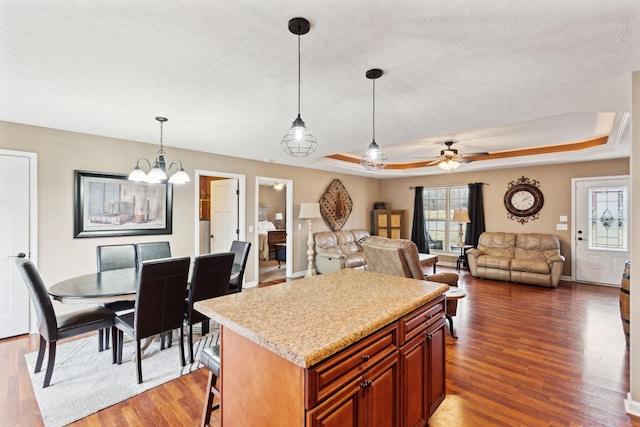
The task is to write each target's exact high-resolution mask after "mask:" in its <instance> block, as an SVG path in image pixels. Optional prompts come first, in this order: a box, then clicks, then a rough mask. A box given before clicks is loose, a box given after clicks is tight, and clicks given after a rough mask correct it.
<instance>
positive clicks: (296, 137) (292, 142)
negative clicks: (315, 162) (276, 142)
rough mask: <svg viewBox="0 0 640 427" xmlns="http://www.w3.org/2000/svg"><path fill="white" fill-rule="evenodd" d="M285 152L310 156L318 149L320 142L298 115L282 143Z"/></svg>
mask: <svg viewBox="0 0 640 427" xmlns="http://www.w3.org/2000/svg"><path fill="white" fill-rule="evenodd" d="M280 145H281V146H282V149H283V150H284V152H285V153H287V154H288V155H290V156H294V157H303V156H308V155H309V154H311V153H313V152H314V151H316V148H317V147H318V142H317V141H316V138H315V137H314V136H313V135H311V133H309V131H308V130H307V128H306V126H305V125H304V121H302V118H300V115H299V114H298V117H297V118H296V119H295V120H294V121H293V123H292V125H291V129H290V130H289V133H287V134H286V135H285V136H284V138H282V142H281V143H280Z"/></svg>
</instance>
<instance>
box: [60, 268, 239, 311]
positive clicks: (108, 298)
mask: <svg viewBox="0 0 640 427" xmlns="http://www.w3.org/2000/svg"><path fill="white" fill-rule="evenodd" d="M240 268H241V267H240V266H239V265H237V264H234V265H233V268H232V269H231V277H232V278H233V276H234V274H238V272H239V271H240ZM137 292H138V269H137V268H122V269H118V270H108V271H102V272H99V273H89V274H84V275H82V276H76V277H72V278H70V279H66V280H63V281H61V282H58V283H56V284H54V285H53V286H51V287H50V288H49V295H51V298H53V299H54V300H55V301H59V302H61V303H65V304H106V303H110V302H115V301H135V299H136V293H137Z"/></svg>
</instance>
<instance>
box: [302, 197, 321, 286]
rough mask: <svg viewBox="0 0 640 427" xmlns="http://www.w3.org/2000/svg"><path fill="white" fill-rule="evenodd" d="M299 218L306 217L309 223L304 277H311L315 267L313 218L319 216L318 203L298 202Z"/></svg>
mask: <svg viewBox="0 0 640 427" xmlns="http://www.w3.org/2000/svg"><path fill="white" fill-rule="evenodd" d="M298 218H300V219H306V220H307V224H308V225H309V237H308V238H307V259H308V260H309V264H308V266H307V272H306V273H305V275H304V277H311V276H315V275H316V267H315V266H314V265H313V255H314V252H313V230H312V228H313V226H312V223H313V220H314V219H316V218H321V215H320V203H300V215H298Z"/></svg>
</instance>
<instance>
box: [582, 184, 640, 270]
mask: <svg viewBox="0 0 640 427" xmlns="http://www.w3.org/2000/svg"><path fill="white" fill-rule="evenodd" d="M618 179H628V180H629V212H631V197H632V195H631V176H630V175H611V176H587V177H582V178H571V281H572V282H575V281H576V277H577V273H576V267H577V261H576V258H577V257H576V239H577V238H578V236H577V234H576V215H577V213H576V212H577V209H576V197H577V194H576V184H577V183H578V182H583V181H609V180H611V181H613V180H618ZM629 219H630V220H631V216H630V218H629ZM630 238H631V236H630ZM629 252H631V248H629Z"/></svg>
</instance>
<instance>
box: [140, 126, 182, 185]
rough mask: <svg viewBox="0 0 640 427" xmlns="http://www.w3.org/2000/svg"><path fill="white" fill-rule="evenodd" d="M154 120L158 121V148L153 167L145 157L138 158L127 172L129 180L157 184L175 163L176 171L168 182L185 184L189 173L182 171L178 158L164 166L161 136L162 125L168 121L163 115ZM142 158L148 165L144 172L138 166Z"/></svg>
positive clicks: (163, 179) (164, 179)
mask: <svg viewBox="0 0 640 427" xmlns="http://www.w3.org/2000/svg"><path fill="white" fill-rule="evenodd" d="M156 120H157V121H159V122H160V150H158V153H157V157H156V161H155V162H154V163H153V167H151V162H150V161H149V160H147V159H145V158H140V159H138V161H137V162H136V167H135V168H134V169H133V170H132V171H131V173H130V174H129V181H136V182H148V183H149V184H158V183H160V182H163V181H166V180H167V173H168V172H171V169H172V168H173V166H174V165H175V167H176V172H175V173H174V174H173V175H171V178H169V183H170V184H185V183H187V182H190V181H191V180H190V179H189V175H187V173H186V172H185V171H184V168H183V167H182V162H181V161H180V160H174V161H172V162H171V163H170V164H169V167H168V168H167V167H166V162H165V159H164V155H165V154H166V153H165V152H164V146H163V142H162V136H163V125H164V122H166V121H168V119H167V118H165V117H156ZM141 160H144V161H145V162H147V165H149V169H151V170H150V171H149V173H145V172H144V171H143V170H142V168H141V167H140V161H141Z"/></svg>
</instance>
